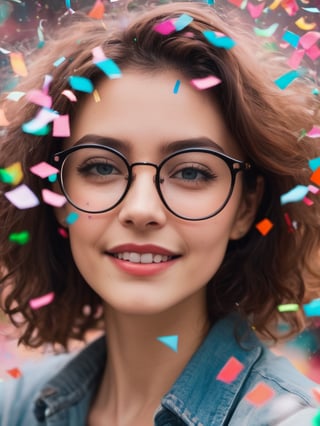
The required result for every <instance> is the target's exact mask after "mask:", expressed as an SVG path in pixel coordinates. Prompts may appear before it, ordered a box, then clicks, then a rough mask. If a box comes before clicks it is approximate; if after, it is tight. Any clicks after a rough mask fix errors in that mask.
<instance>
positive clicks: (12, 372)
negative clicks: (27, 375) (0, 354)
mask: <svg viewBox="0 0 320 426" xmlns="http://www.w3.org/2000/svg"><path fill="white" fill-rule="evenodd" d="M7 373H8V374H9V375H10V376H11V377H13V378H14V379H19V377H21V376H22V373H21V371H20V370H19V368H11V369H10V370H7Z"/></svg>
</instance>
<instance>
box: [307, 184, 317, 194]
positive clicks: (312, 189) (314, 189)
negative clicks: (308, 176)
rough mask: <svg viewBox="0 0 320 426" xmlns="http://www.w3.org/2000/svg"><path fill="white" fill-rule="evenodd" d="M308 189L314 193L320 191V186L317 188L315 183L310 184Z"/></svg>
mask: <svg viewBox="0 0 320 426" xmlns="http://www.w3.org/2000/svg"><path fill="white" fill-rule="evenodd" d="M308 190H309V192H311V193H312V194H315V195H316V194H318V192H319V191H320V188H317V187H316V186H314V185H308Z"/></svg>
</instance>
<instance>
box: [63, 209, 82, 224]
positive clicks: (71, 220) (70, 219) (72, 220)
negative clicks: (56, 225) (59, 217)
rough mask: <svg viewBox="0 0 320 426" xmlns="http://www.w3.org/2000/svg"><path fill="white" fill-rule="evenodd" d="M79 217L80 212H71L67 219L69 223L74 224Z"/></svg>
mask: <svg viewBox="0 0 320 426" xmlns="http://www.w3.org/2000/svg"><path fill="white" fill-rule="evenodd" d="M78 218H79V214H78V213H76V212H70V213H69V214H68V216H67V217H66V219H65V222H66V224H67V225H73V224H74V223H75V222H76V221H77V220H78Z"/></svg>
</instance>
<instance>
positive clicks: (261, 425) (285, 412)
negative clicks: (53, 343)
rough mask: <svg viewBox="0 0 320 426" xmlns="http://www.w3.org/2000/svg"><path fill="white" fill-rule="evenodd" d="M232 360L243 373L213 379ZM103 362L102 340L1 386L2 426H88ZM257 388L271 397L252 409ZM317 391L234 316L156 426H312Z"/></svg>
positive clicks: (178, 385) (167, 402) (182, 379)
mask: <svg viewBox="0 0 320 426" xmlns="http://www.w3.org/2000/svg"><path fill="white" fill-rule="evenodd" d="M235 332H236V333H235ZM236 335H237V336H236ZM239 337H240V343H239ZM230 357H235V358H236V359H237V360H238V361H240V362H241V363H242V364H243V367H244V368H243V369H242V371H241V372H240V373H239V374H238V376H237V377H236V379H235V380H233V381H231V382H230V383H226V382H225V381H221V380H217V375H218V373H219V372H220V370H221V369H222V367H223V366H224V365H225V364H226V362H227V361H228V360H229V359H230ZM105 360H106V342H105V338H104V337H101V338H99V339H97V340H96V341H94V342H93V343H91V344H89V345H88V346H87V347H86V348H84V349H83V350H82V351H80V352H79V353H77V354H62V355H56V356H49V357H48V358H46V359H44V360H43V361H41V362H40V363H38V364H37V365H33V366H32V367H31V368H26V369H25V370H24V371H23V375H22V377H21V378H19V379H10V380H8V381H4V382H2V383H0V426H40V425H41V426H51V425H52V426H53V425H54V426H85V425H86V419H87V416H88V411H89V407H90V403H91V401H92V398H93V397H94V395H95V392H96V390H97V387H98V385H99V382H100V379H101V377H102V373H103V369H104V363H105ZM261 383H263V384H265V385H267V386H268V389H270V388H271V389H272V390H273V393H274V396H273V397H272V398H271V399H270V400H269V401H268V402H267V403H262V404H260V405H259V404H258V405H257V404H253V403H251V402H250V401H249V400H248V399H247V398H246V395H247V394H248V392H249V391H251V390H252V389H254V388H255V386H257V385H258V384H261ZM316 386H317V385H316V384H315V383H313V382H312V381H310V380H309V379H307V378H306V377H305V376H303V375H302V374H300V373H298V372H297V371H296V370H295V369H294V367H293V366H292V365H291V364H290V362H289V361H288V360H286V359H285V358H283V357H278V356H275V355H274V354H273V353H272V352H270V351H269V350H268V349H267V348H266V347H265V346H264V345H263V344H262V343H261V342H260V341H259V340H258V339H257V337H256V336H255V334H254V333H253V332H252V331H251V329H250V327H249V326H248V325H247V323H246V322H245V321H243V320H241V319H240V318H239V317H238V316H237V315H236V314H232V315H229V316H227V317H226V318H224V319H222V320H220V321H219V322H217V323H216V324H215V325H214V326H213V327H212V329H211V331H210V332H209V334H208V335H207V337H206V339H205V340H204V341H203V343H202V345H201V346H200V348H199V349H198V350H197V351H196V353H195V354H194V355H193V357H192V358H191V359H190V361H189V362H188V364H187V365H186V367H185V369H184V371H183V372H182V374H181V375H180V376H179V377H178V379H177V380H176V382H175V383H174V385H173V386H172V388H171V389H170V390H169V392H167V393H166V394H165V395H164V396H163V398H162V400H161V403H160V405H159V408H158V410H157V411H156V413H155V415H154V425H156V426H179V425H180V426H182V425H189V426H223V425H230V426H246V425H248V426H270V425H279V426H280V425H281V426H308V425H310V426H311V425H312V419H313V418H314V417H315V416H316V415H317V413H318V411H317V408H316V406H315V402H314V401H313V399H312V396H311V394H312V388H315V387H316ZM150 426H151V425H150Z"/></svg>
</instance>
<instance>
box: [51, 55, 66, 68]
mask: <svg viewBox="0 0 320 426" xmlns="http://www.w3.org/2000/svg"><path fill="white" fill-rule="evenodd" d="M65 60H66V58H65V57H64V56H61V58H59V59H57V60H56V61H55V62H54V63H53V66H54V67H58V66H59V65H61V64H63V62H64V61H65Z"/></svg>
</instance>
